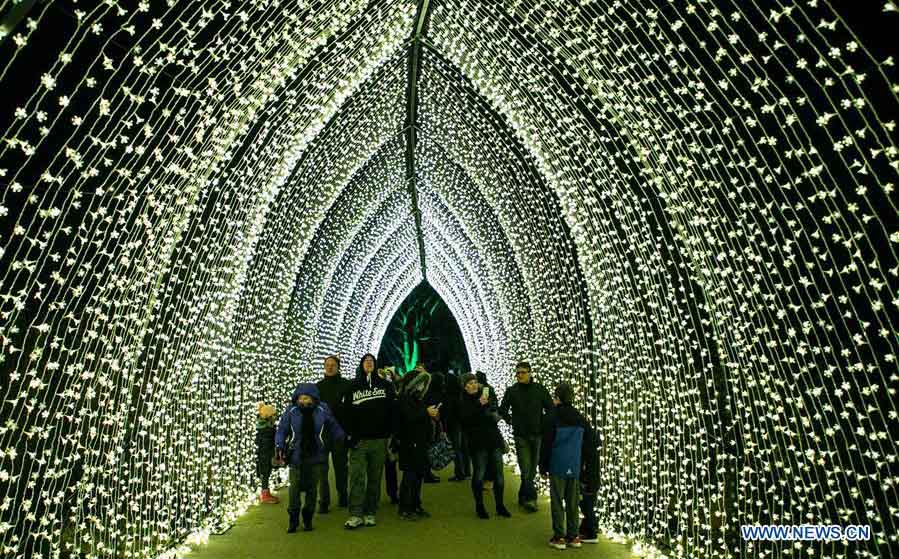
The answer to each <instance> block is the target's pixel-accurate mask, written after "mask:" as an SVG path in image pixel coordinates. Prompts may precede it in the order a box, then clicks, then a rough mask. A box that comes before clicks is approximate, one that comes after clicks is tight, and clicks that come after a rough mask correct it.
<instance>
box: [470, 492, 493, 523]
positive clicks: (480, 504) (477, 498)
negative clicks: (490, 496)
mask: <svg viewBox="0 0 899 559" xmlns="http://www.w3.org/2000/svg"><path fill="white" fill-rule="evenodd" d="M474 511H475V513H477V515H478V518H480V519H482V520H486V519H488V518H490V515H489V514H487V509H485V508H484V493H483V492H482V491H479V490H477V489H476V490H475V491H474Z"/></svg>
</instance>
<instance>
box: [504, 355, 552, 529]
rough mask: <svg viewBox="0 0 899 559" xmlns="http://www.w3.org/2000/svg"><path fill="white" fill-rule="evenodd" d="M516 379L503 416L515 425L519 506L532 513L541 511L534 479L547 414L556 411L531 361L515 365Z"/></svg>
mask: <svg viewBox="0 0 899 559" xmlns="http://www.w3.org/2000/svg"><path fill="white" fill-rule="evenodd" d="M515 378H516V380H517V381H518V382H517V383H515V384H513V385H512V386H510V387H509V388H507V389H506V393H505V394H504V395H503V403H502V404H501V405H500V408H499V414H500V416H501V417H502V418H503V419H504V420H505V421H506V423H510V424H511V425H512V432H513V434H514V435H515V452H516V454H517V455H518V467H519V469H520V470H521V487H520V488H519V490H518V503H519V504H520V505H521V506H522V507H524V509H525V510H527V511H528V512H537V486H536V485H535V484H534V479H535V478H536V477H537V464H538V461H539V460H540V443H541V439H542V436H543V415H544V413H550V412H552V409H553V403H552V400H551V399H550V397H549V392H548V391H547V390H546V388H544V387H543V385H541V384H540V383H538V382H536V381H534V380H533V379H532V378H531V365H530V363H528V362H527V361H520V362H519V363H518V364H517V365H515ZM510 411H511V414H510V413H509V412H510Z"/></svg>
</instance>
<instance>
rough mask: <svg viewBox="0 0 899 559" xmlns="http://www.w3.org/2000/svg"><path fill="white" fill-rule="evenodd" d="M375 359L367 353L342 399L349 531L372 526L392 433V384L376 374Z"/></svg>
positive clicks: (393, 395) (347, 525)
mask: <svg viewBox="0 0 899 559" xmlns="http://www.w3.org/2000/svg"><path fill="white" fill-rule="evenodd" d="M377 370H378V363H377V360H376V359H375V356H374V355H372V354H370V353H366V354H365V355H364V356H363V357H362V361H361V362H360V363H359V368H358V369H357V370H356V379H355V380H354V381H353V384H352V385H351V386H350V389H349V390H348V391H347V392H346V394H345V395H344V398H343V416H344V422H345V425H344V426H343V427H344V430H345V431H346V433H347V443H346V444H347V448H349V449H350V452H349V454H350V456H349V461H350V518H349V519H348V520H347V521H346V523H345V524H344V527H345V528H347V529H348V530H353V529H355V528H358V527H360V526H362V525H363V524H364V525H365V526H374V525H375V524H376V521H375V513H376V512H377V511H378V502H379V501H380V500H381V476H382V475H383V474H384V460H385V458H386V454H387V438H388V437H389V436H390V435H391V433H392V432H393V417H392V414H393V407H394V400H395V398H396V393H395V391H394V388H393V384H391V383H390V382H388V381H386V380H385V379H382V378H381V377H380V376H379V375H378V373H377Z"/></svg>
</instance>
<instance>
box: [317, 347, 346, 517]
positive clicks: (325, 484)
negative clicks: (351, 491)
mask: <svg viewBox="0 0 899 559" xmlns="http://www.w3.org/2000/svg"><path fill="white" fill-rule="evenodd" d="M324 365H325V376H324V378H322V379H321V380H320V381H318V382H317V383H316V384H315V385H316V387H318V392H319V394H320V395H321V401H322V402H323V403H325V404H327V405H328V406H329V407H330V408H331V413H332V414H333V415H334V417H335V418H336V419H337V423H339V424H341V425H343V424H344V423H345V422H346V419H345V418H344V417H343V415H344V414H343V407H342V404H341V402H342V401H343V398H344V396H346V392H347V391H348V390H349V389H350V386H351V385H352V384H353V381H351V380H350V379H346V378H343V377H342V376H340V358H339V357H337V356H336V355H329V356H328V357H326V358H325V363H324ZM325 443H326V444H325V451H326V453H327V454H326V456H325V462H324V470H323V471H322V476H321V481H320V486H319V502H318V513H319V514H328V510H329V508H330V506H331V484H330V480H329V479H328V470H329V468H328V465H329V464H328V458H329V457H330V459H331V462H333V464H334V483H335V485H336V487H337V506H338V507H340V508H345V507H346V506H347V449H346V444H345V443H344V441H342V440H341V441H330V440H328V441H325Z"/></svg>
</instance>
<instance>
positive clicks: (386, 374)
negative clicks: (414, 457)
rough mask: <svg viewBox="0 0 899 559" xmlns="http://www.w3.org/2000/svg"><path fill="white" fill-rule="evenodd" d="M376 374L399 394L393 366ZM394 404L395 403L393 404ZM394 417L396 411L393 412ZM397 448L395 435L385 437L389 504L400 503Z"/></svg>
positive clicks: (385, 478) (385, 473) (386, 480)
mask: <svg viewBox="0 0 899 559" xmlns="http://www.w3.org/2000/svg"><path fill="white" fill-rule="evenodd" d="M378 375H380V377H381V378H383V379H384V380H386V381H387V382H389V383H391V384H392V385H393V389H394V392H395V393H396V394H397V395H399V393H400V390H399V385H398V383H397V375H396V372H395V371H394V369H393V367H385V368H381V369H378ZM394 405H395V404H394ZM393 416H394V417H396V413H394V414H393ZM398 453H399V448H398V447H397V441H396V440H395V436H391V437H389V438H388V439H387V452H386V453H385V454H384V487H385V488H386V489H387V496H388V497H390V504H391V505H398V504H399V503H400V494H399V487H400V486H399V480H398V478H397V473H396V463H397V460H399V454H398Z"/></svg>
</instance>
